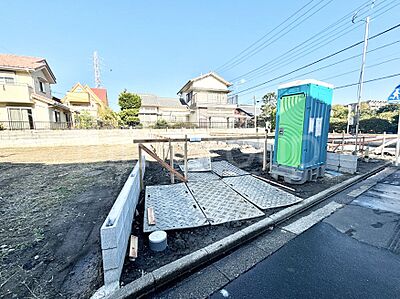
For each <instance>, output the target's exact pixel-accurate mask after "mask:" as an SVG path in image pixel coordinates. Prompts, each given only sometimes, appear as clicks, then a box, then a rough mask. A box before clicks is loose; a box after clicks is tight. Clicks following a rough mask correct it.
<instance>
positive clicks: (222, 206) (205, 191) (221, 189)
mask: <svg viewBox="0 0 400 299" xmlns="http://www.w3.org/2000/svg"><path fill="white" fill-rule="evenodd" d="M187 185H188V187H189V189H190V190H191V191H192V194H193V196H194V198H195V200H196V201H197V202H198V203H199V205H200V207H201V209H202V210H203V212H204V214H206V216H207V219H208V220H209V221H210V223H211V224H212V225H216V224H220V223H225V222H229V221H234V220H242V219H249V218H255V217H260V216H263V215H264V213H263V212H262V211H260V210H259V209H257V208H256V207H255V206H254V205H252V204H251V203H249V202H248V201H247V200H245V199H244V198H243V197H242V196H240V195H239V194H237V193H236V192H235V191H233V190H232V189H231V188H229V186H228V185H226V184H225V183H224V182H222V181H221V180H218V181H211V182H207V181H198V182H190V181H189V182H188V183H187Z"/></svg>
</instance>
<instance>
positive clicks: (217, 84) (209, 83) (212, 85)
mask: <svg viewBox="0 0 400 299" xmlns="http://www.w3.org/2000/svg"><path fill="white" fill-rule="evenodd" d="M192 86H193V88H201V89H217V90H226V91H227V90H228V87H227V86H226V85H225V84H224V83H222V82H221V81H219V80H217V79H215V78H214V77H212V76H208V77H205V78H204V79H202V80H198V81H195V82H193V85H192Z"/></svg>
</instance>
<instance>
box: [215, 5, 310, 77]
mask: <svg viewBox="0 0 400 299" xmlns="http://www.w3.org/2000/svg"><path fill="white" fill-rule="evenodd" d="M313 1H314V0H311V1H309V2H308V3H306V4H305V5H303V6H302V7H301V8H300V9H298V10H297V11H296V12H295V13H293V14H292V15H290V16H289V17H288V18H287V19H286V20H285V21H283V22H282V23H280V24H279V25H278V26H276V27H274V28H273V29H272V30H270V31H268V33H266V34H264V35H263V36H262V37H261V38H259V39H258V40H256V41H255V42H253V43H252V44H251V45H250V46H248V47H247V48H246V49H244V50H242V51H241V52H240V53H239V54H237V55H236V56H234V57H233V58H231V59H230V60H228V61H227V62H225V63H224V64H223V65H221V66H219V67H218V68H216V71H218V70H220V69H223V68H224V67H225V66H226V65H228V64H229V63H230V62H231V61H233V60H234V59H236V58H238V57H240V56H241V55H242V54H243V53H245V52H246V51H247V50H249V49H250V48H251V47H253V46H254V45H256V44H258V43H259V42H260V41H262V40H263V39H264V38H265V37H267V36H268V35H269V34H271V33H272V32H274V31H275V30H276V29H278V28H279V27H281V26H282V25H283V24H285V23H286V22H287V21H289V20H290V19H291V18H293V17H294V16H295V15H297V14H298V13H299V12H300V11H302V10H303V9H304V8H306V7H307V6H308V5H309V4H310V3H311V2H313Z"/></svg>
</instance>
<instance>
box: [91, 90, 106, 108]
mask: <svg viewBox="0 0 400 299" xmlns="http://www.w3.org/2000/svg"><path fill="white" fill-rule="evenodd" d="M90 89H91V90H92V91H93V92H94V93H95V94H96V96H97V97H98V98H99V99H100V100H101V101H102V102H103V103H104V104H106V105H107V106H108V98H107V89H105V88H92V87H90Z"/></svg>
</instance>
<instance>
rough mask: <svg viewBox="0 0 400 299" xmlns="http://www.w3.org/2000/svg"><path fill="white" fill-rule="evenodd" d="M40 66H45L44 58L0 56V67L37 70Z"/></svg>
mask: <svg viewBox="0 0 400 299" xmlns="http://www.w3.org/2000/svg"><path fill="white" fill-rule="evenodd" d="M42 66H46V60H45V59H44V58H40V57H30V56H19V55H13V54H0V67H7V68H28V69H37V68H39V67H42Z"/></svg>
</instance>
